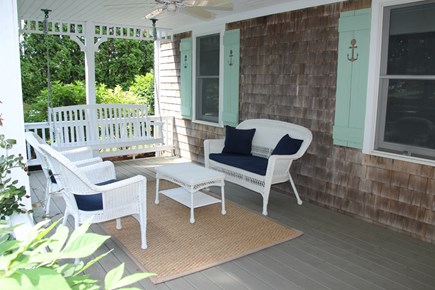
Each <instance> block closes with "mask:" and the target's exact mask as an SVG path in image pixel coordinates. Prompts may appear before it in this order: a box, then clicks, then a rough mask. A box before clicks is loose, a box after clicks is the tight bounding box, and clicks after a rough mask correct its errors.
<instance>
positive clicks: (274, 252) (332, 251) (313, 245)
mask: <svg viewBox="0 0 435 290" xmlns="http://www.w3.org/2000/svg"><path fill="white" fill-rule="evenodd" d="M183 161H186V160H183V159H179V158H176V157H155V158H144V159H136V160H126V161H116V162H115V166H116V172H117V176H118V178H120V179H123V178H127V177H130V176H134V175H137V174H142V175H145V176H146V177H147V178H148V180H154V179H155V172H154V167H155V166H158V165H162V164H165V163H174V162H183ZM295 182H296V183H297V180H295ZM30 184H31V187H32V191H33V199H34V200H33V202H38V200H39V199H42V198H43V192H44V186H45V179H44V175H43V173H42V171H31V172H30ZM289 186H290V184H289ZM302 198H303V196H302ZM226 199H227V200H231V201H233V202H236V203H237V204H239V205H241V206H243V207H245V208H248V209H250V210H253V211H255V212H258V213H261V209H262V198H261V196H260V195H259V194H256V193H254V192H251V191H249V190H246V189H244V188H242V187H240V186H237V185H235V184H231V183H228V182H227V184H226ZM64 207H65V205H64V202H63V200H62V198H61V197H57V196H56V197H54V199H53V204H52V207H51V213H52V215H53V214H54V219H57V218H60V217H62V210H63V209H64ZM268 210H269V217H270V218H272V219H275V220H277V221H278V222H280V223H282V224H285V225H288V226H290V227H293V228H296V229H298V230H301V231H303V232H304V234H303V235H302V236H301V237H298V238H296V239H293V240H291V241H289V242H286V243H283V244H280V245H277V246H274V247H271V248H268V249H265V250H262V251H260V252H257V253H254V254H251V255H248V256H246V257H243V258H240V259H237V260H234V261H231V262H227V263H225V264H222V265H219V266H216V267H213V268H210V269H207V270H204V271H201V272H198V273H195V274H191V275H188V276H185V277H182V278H179V279H175V280H172V281H168V282H166V283H162V284H158V285H154V284H152V283H151V282H150V281H149V280H144V281H142V282H140V283H138V284H137V285H135V286H137V287H139V288H140V289H173V290H179V289H207V290H214V289H234V290H236V289H237V290H239V289H258V290H260V289H261V290H263V289H334V290H335V289H365V290H369V289H370V290H371V289H394V290H399V289H413V290H414V289H435V245H433V244H429V243H426V242H423V241H420V240H416V239H414V238H412V237H408V236H405V235H402V234H400V233H397V232H394V231H392V230H389V229H385V228H383V227H380V226H377V225H374V224H371V223H368V222H365V221H361V220H358V219H355V218H352V217H348V216H345V215H342V214H340V213H337V212H334V211H332V210H328V209H325V208H321V207H319V206H316V205H313V204H310V203H308V202H304V203H303V205H301V206H299V205H297V203H296V200H295V198H294V197H293V195H286V194H283V193H279V192H275V191H274V190H273V188H272V192H271V195H270V199H269V207H268ZM39 211H41V212H42V210H36V214H35V216H36V217H37V216H38V213H39ZM69 226H73V219H72V218H70V219H69ZM91 230H92V231H94V232H96V233H100V234H104V232H103V230H102V229H101V227H100V226H99V225H93V226H92V227H91ZM111 249H114V250H113V251H112V252H111V253H110V254H109V255H108V256H106V257H105V258H103V260H101V261H100V262H99V263H98V264H97V265H95V266H93V267H92V268H91V269H90V270H89V271H88V273H89V274H91V275H92V277H93V278H97V279H100V280H103V279H104V276H105V273H106V272H107V271H109V270H111V269H112V268H114V267H116V266H118V265H119V264H120V263H125V266H126V272H128V273H135V272H136V271H138V267H137V266H136V264H135V263H134V262H133V261H132V260H131V259H130V258H129V257H128V255H127V254H126V253H124V252H123V250H122V249H121V248H119V247H118V246H117V245H116V243H114V242H113V241H112V240H110V239H109V240H108V241H107V242H106V243H105V244H104V246H103V247H101V248H100V249H99V250H98V251H97V252H96V253H95V255H100V254H102V253H105V252H107V251H109V250H111Z"/></svg>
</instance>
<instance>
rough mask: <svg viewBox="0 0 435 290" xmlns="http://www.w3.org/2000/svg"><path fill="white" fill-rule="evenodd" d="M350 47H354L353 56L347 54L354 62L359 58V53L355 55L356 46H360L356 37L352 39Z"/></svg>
mask: <svg viewBox="0 0 435 290" xmlns="http://www.w3.org/2000/svg"><path fill="white" fill-rule="evenodd" d="M349 48H350V49H352V55H351V57H349V54H347V59H348V60H349V61H350V62H354V61H355V60H357V59H358V53H357V54H356V57H355V48H358V46H356V39H355V38H354V39H352V40H351V41H350V46H349Z"/></svg>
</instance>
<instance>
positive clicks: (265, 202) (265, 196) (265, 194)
mask: <svg viewBox="0 0 435 290" xmlns="http://www.w3.org/2000/svg"><path fill="white" fill-rule="evenodd" d="M270 186H271V185H266V186H265V187H264V192H263V193H262V194H261V195H262V196H263V215H266V216H267V214H268V213H267V205H268V204H269V195H270Z"/></svg>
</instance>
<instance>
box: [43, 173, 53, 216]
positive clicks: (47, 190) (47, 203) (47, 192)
mask: <svg viewBox="0 0 435 290" xmlns="http://www.w3.org/2000/svg"><path fill="white" fill-rule="evenodd" d="M51 185H52V183H51V180H49V179H47V184H46V185H45V197H44V200H45V215H46V216H48V215H49V213H50V202H51V191H52V186H51Z"/></svg>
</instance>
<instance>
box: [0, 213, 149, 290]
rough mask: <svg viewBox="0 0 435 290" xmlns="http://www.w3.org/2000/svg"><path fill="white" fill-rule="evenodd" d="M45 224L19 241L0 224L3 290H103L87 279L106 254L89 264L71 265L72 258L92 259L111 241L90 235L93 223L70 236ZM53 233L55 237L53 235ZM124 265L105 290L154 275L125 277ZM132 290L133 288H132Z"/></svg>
mask: <svg viewBox="0 0 435 290" xmlns="http://www.w3.org/2000/svg"><path fill="white" fill-rule="evenodd" d="M49 222H50V221H49V220H46V221H43V222H40V223H38V224H37V225H35V226H34V227H33V228H32V230H31V231H30V232H29V235H28V237H27V239H25V240H24V241H16V240H15V239H12V238H11V236H10V235H9V232H10V231H11V229H8V230H5V226H4V225H2V224H0V285H1V287H2V289H3V288H4V289H20V290H24V289H41V290H42V289H44V290H51V289H53V290H62V289H86V290H93V289H100V286H99V285H100V284H99V281H97V280H94V279H92V278H90V277H89V275H84V274H83V272H84V271H85V270H86V269H89V268H90V267H91V266H92V265H94V264H95V263H96V262H97V261H99V260H100V259H102V258H103V257H104V256H105V255H107V253H106V254H103V255H100V256H98V257H96V258H94V259H92V260H90V261H89V262H88V263H86V264H85V263H83V262H80V263H78V264H71V263H68V261H69V260H65V259H71V258H85V257H89V256H91V255H92V254H93V253H94V252H95V251H96V250H97V248H98V247H100V246H101V245H102V244H103V243H104V241H106V240H107V239H108V238H109V237H108V236H102V235H98V234H95V233H88V232H87V230H88V229H89V226H90V224H91V223H90V221H88V222H86V223H84V224H83V225H81V226H80V227H79V228H78V229H76V230H74V231H73V232H72V233H71V235H69V230H68V228H67V227H65V226H63V225H59V221H56V222H54V223H52V224H51V225H49V226H48V227H46V226H47V225H48V223H49ZM53 231H54V233H53ZM123 275H124V264H122V265H120V266H119V267H117V268H115V269H113V270H111V271H110V272H109V273H107V276H106V278H105V281H104V283H105V289H119V288H121V287H125V286H127V285H130V284H132V283H136V282H138V281H140V280H142V279H145V278H147V277H149V276H151V275H152V274H149V273H136V274H133V275H129V276H126V277H122V276H123ZM132 289H133V288H132Z"/></svg>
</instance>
